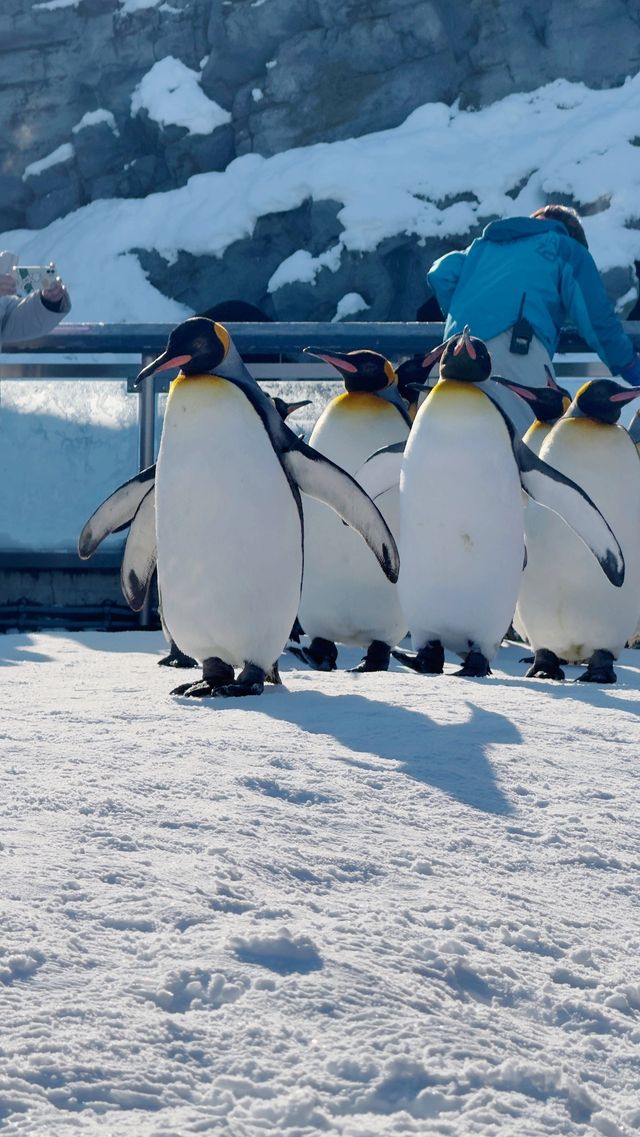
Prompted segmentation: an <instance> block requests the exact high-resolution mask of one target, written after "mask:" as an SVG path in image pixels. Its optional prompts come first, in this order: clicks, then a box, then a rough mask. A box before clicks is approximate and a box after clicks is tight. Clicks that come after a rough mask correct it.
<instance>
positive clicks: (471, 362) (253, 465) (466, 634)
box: [79, 317, 640, 697]
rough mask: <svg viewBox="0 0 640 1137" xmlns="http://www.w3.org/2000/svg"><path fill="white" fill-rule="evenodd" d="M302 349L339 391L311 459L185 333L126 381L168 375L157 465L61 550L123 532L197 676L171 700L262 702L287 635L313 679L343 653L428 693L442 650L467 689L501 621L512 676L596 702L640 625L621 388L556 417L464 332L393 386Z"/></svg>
mask: <svg viewBox="0 0 640 1137" xmlns="http://www.w3.org/2000/svg"><path fill="white" fill-rule="evenodd" d="M307 350H308V351H310V352H311V353H312V354H314V355H315V356H318V357H320V358H322V359H323V360H324V361H325V362H327V363H330V364H331V365H332V366H333V367H335V368H336V370H337V372H338V374H339V375H340V377H341V378H342V380H343V382H344V388H345V390H344V392H343V393H342V394H340V395H338V396H337V397H336V398H334V399H333V400H331V401H330V403H329V404H328V406H327V407H326V408H325V410H324V411H323V413H322V415H321V416H320V419H319V420H318V422H317V423H316V425H315V427H314V429H313V431H312V434H311V437H310V439H309V443H308V444H307V443H305V442H304V441H303V440H302V439H300V438H299V437H298V436H297V435H296V434H294V433H293V431H291V430H290V428H289V427H288V425H287V423H286V418H287V415H288V414H289V413H291V411H292V410H293V409H295V406H297V404H296V405H295V406H292V405H287V404H284V403H283V404H282V405H281V406H277V405H274V401H273V400H271V399H270V398H269V397H268V396H267V395H266V394H265V393H264V392H263V391H262V390H261V388H260V387H259V385H258V383H257V382H256V381H255V380H254V379H253V377H252V376H251V375H250V373H249V372H248V371H247V369H246V367H245V366H244V364H243V362H242V359H241V357H240V355H239V353H238V351H237V349H236V348H235V346H234V344H233V342H232V341H231V338H230V336H229V334H228V332H227V331H226V329H225V328H224V327H223V325H221V324H219V323H216V322H214V321H211V320H208V319H206V318H203V317H194V318H192V319H189V320H187V321H185V322H184V323H183V324H181V325H179V326H178V327H177V328H176V329H174V331H173V332H172V334H171V336H170V337H169V341H168V344H167V347H166V349H165V351H164V352H163V353H162V354H161V355H160V356H159V357H158V358H157V359H155V360H153V361H152V362H151V363H150V364H148V365H147V366H146V367H145V368H144V369H143V370H142V371H141V372H140V375H139V376H138V382H139V383H143V382H146V381H147V380H148V379H149V378H150V377H151V376H152V375H154V374H155V373H156V372H158V371H162V370H167V369H175V368H180V371H179V374H178V376H177V378H176V379H174V380H173V382H172V384H171V389H170V393H169V398H168V401H167V409H166V414H165V420H164V426H163V432H162V438H161V443H160V450H159V454H158V460H157V463H156V465H155V466H153V467H151V468H150V469H149V470H146V471H143V472H142V473H140V474H138V475H136V476H135V477H134V478H132V479H130V480H129V481H128V482H126V483H124V485H123V486H121V487H120V488H119V489H117V490H116V491H115V492H114V493H113V494H112V495H111V496H110V497H109V498H108V499H107V500H106V501H105V502H104V503H103V504H102V505H101V506H100V507H99V508H98V509H97V510H96V512H95V513H94V514H93V516H92V517H91V518H90V520H89V521H88V522H87V524H86V525H85V527H84V529H83V531H82V533H81V536H80V541H79V553H80V556H81V557H83V558H86V557H88V556H91V555H92V553H93V552H94V551H95V549H96V548H97V547H98V545H99V544H100V542H101V541H102V540H103V539H104V537H105V536H106V535H107V534H108V533H111V532H118V531H119V530H122V529H124V528H126V527H129V535H128V538H127V541H126V545H125V551H124V558H123V565H122V587H123V591H124V594H125V597H126V598H127V600H128V602H129V603H130V604H131V606H132V607H133V608H137V609H139V608H140V607H142V604H143V603H144V600H145V597H146V595H147V592H148V589H149V586H150V582H151V579H152V576H153V574H154V572H155V570H156V568H157V574H158V591H159V599H160V606H161V612H162V619H163V626H164V627H165V631H166V634H167V638H169V639H170V640H171V641H172V644H173V645H174V646H175V648H176V651H177V652H178V653H179V654H181V655H185V656H186V657H193V659H194V660H196V661H197V662H198V664H199V665H200V666H201V668H202V677H201V679H199V680H197V681H196V682H189V683H183V684H180V685H179V686H178V687H176V688H175V689H174V691H173V692H172V693H173V694H176V695H182V696H187V697H202V696H214V697H229V696H239V695H257V694H260V693H261V692H262V690H263V687H264V684H265V682H269V681H271V682H275V683H277V682H279V674H278V659H279V657H280V655H281V653H282V652H283V650H284V649H285V645H286V644H287V641H288V639H289V634H290V631H291V629H292V627H294V625H296V624H297V620H298V617H299V621H300V624H301V626H302V628H303V629H304V632H305V633H306V636H307V637H308V641H309V642H308V644H307V645H302V644H300V643H299V644H294V643H292V642H291V641H289V651H290V652H292V653H293V654H294V656H296V657H297V659H298V660H299V661H301V662H302V663H303V664H304V665H306V666H310V667H313V668H316V669H318V670H321V671H331V670H334V669H335V668H336V666H337V657H338V649H337V644H338V643H346V644H355V645H358V646H360V647H361V648H362V649H363V652H364V655H363V658H362V660H361V663H360V664H359V665H358V666H357V667H356V668H355V670H357V671H358V670H359V671H384V670H386V669H387V668H388V666H389V660H390V656H391V654H393V656H394V657H395V658H396V659H397V660H398V661H399V662H400V663H401V664H403V665H404V666H406V667H407V668H409V669H410V670H412V671H414V672H418V673H420V674H423V675H424V674H440V673H441V672H443V670H444V662H445V651H450V652H453V653H454V654H456V655H458V656H459V657H460V660H461V667H460V669H459V670H458V671H457V672H456V674H457V675H460V676H466V677H474V678H481V677H484V676H487V675H490V674H491V663H492V661H493V659H494V658H495V655H496V653H497V651H498V648H499V646H500V644H501V642H502V640H503V638H504V636H505V634H506V633H507V630H508V629H509V627H510V626H511V624H512V622H513V623H514V626H515V627H516V629H517V630H518V631H519V632H520V635H521V637H522V638H523V639H524V640H526V642H528V643H529V644H530V646H531V648H532V649H533V652H534V657H533V662H532V667H531V669H530V671H529V673H528V674H529V675H530V676H533V677H538V678H549V679H556V680H559V679H562V678H564V673H563V671H562V667H561V664H562V663H563V662H583V663H584V664H586V671H585V672H584V674H583V675H581V676H580V678H581V679H583V680H584V681H588V682H601V683H610V682H615V671H614V669H613V663H614V661H615V659H616V658H617V655H618V654H619V652H620V650H621V648H622V647H623V646H624V644H625V642H626V641H627V640H628V639H630V638H631V637H632V636H633V633H634V631H635V629H636V627H637V625H638V621H639V617H640V468H637V464H638V461H639V457H638V451H637V450H636V447H635V445H634V442H633V441H632V440H631V438H630V437H629V435H628V433H627V432H626V431H625V430H624V429H623V428H622V427H620V426H619V425H618V420H619V416H620V411H621V409H622V407H623V406H624V405H625V403H626V402H628V401H629V400H630V399H632V398H634V397H635V396H637V395H638V394H640V392H639V391H638V390H636V389H629V388H626V387H622V386H621V385H619V384H617V383H615V382H614V381H612V380H596V381H593V382H591V383H587V384H585V385H584V386H583V387H582V388H581V389H580V391H579V392H578V394H577V396H576V398H575V399H574V400H573V401H571V402H570V397H569V396H568V394H567V393H566V392H563V391H562V390H561V389H560V388H558V387H557V384H556V383H555V380H554V379H553V376H552V375H550V374H549V376H548V377H547V382H546V383H545V384H543V385H541V387H540V388H536V389H529V388H527V389H522V388H518V387H517V386H516V385H514V384H512V383H510V382H509V379H508V377H504V378H498V377H496V376H493V375H492V365H491V358H490V355H489V352H488V351H487V348H486V346H485V344H484V343H483V342H482V341H481V340H479V339H477V338H475V337H473V336H472V335H471V333H470V330H469V329H468V328H465V329H464V332H463V333H462V334H461V335H457V336H454V337H452V339H450V340H449V341H447V342H446V343H445V344H443V345H441V346H440V348H439V349H437V350H436V352H430V353H429V354H428V355H426V356H424V357H414V358H413V359H412V360H410V361H407V365H406V366H405V367H404V372H403V373H402V374H401V375H400V382H399V376H398V374H397V373H396V371H395V370H394V368H393V366H392V364H391V363H390V362H389V361H388V360H386V359H385V358H384V357H383V356H381V355H380V354H379V353H377V352H374V351H362V350H361V351H353V352H337V351H335V352H326V351H324V350H320V349H314V348H309V349H307ZM436 362H437V363H438V365H439V367H438V375H437V378H436V377H434V376H433V375H430V372H431V370H432V368H433V367H434V364H435V363H436ZM399 370H400V369H399ZM525 402H526V405H527V406H528V407H529V412H527V415H526V416H525V418H524V420H521V419H520V418H519V416H518V414H517V413H514V412H513V406H514V405H515V404H517V405H518V406H524V404H525ZM531 413H533V415H535V422H534V423H533V425H532V426H531V427H530V429H529V430H528V431H527V433H526V435H525V437H524V438H523V437H522V436H521V433H522V421H525V422H529V421H530V419H531ZM621 485H624V486H625V493H624V495H621V494H620V486H621ZM525 500H526V503H527V504H526V505H525ZM407 632H409V633H410V635H411V642H412V648H413V650H412V651H411V652H410V651H407V650H404V649H403V648H401V647H400V646H399V645H400V643H401V641H402V640H403V639H404V637H405V635H406V633H407ZM169 659H171V656H170V657H169Z"/></svg>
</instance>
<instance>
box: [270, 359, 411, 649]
mask: <svg viewBox="0 0 640 1137" xmlns="http://www.w3.org/2000/svg"><path fill="white" fill-rule="evenodd" d="M305 350H306V351H308V352H309V353H310V354H312V355H315V356H317V357H318V358H319V359H322V360H324V361H325V362H326V363H330V364H331V365H332V366H333V367H335V368H336V370H337V371H338V372H339V374H340V375H341V376H342V378H343V380H344V386H345V390H344V392H343V393H341V394H339V395H338V396H337V397H336V398H335V399H332V400H331V402H330V403H329V404H328V406H327V407H325V409H324V411H323V413H322V415H321V416H320V418H319V419H318V422H317V423H316V425H315V427H314V429H313V432H312V434H311V437H310V439H309V444H310V445H311V446H313V447H314V449H316V450H319V451H320V453H321V454H324V456H325V457H326V458H329V459H330V460H331V461H333V462H336V463H337V464H338V465H339V466H341V467H342V468H343V469H344V470H347V471H348V472H349V473H350V474H354V472H355V471H356V470H357V469H358V468H359V467H360V466H361V465H362V463H363V462H364V461H365V459H366V458H368V457H369V455H370V454H372V453H373V452H374V450H379V449H380V448H381V447H384V446H388V445H389V444H390V443H404V441H405V440H406V438H407V437H408V435H409V430H410V427H411V420H410V418H409V416H408V414H407V409H406V406H405V404H404V402H403V400H402V398H401V397H400V394H399V392H398V387H397V382H396V375H395V371H394V369H393V367H392V365H391V363H390V362H389V360H387V359H385V357H384V356H383V355H380V354H379V353H378V352H376V351H351V352H346V353H344V352H339V351H334V352H326V351H323V350H320V349H315V348H306V349H305ZM376 504H377V506H378V508H379V509H380V511H381V513H382V514H383V516H384V517H385V520H386V521H387V524H388V525H389V527H390V529H391V531H392V532H394V533H396V532H397V509H398V492H397V489H396V491H395V492H392V493H390V494H388V495H387V496H386V497H385V498H384V499H381V500H378V501H377V503H376ZM304 559H305V565H304V576H303V581H302V596H301V600H300V611H299V616H300V623H301V624H302V627H303V628H304V630H305V632H306V634H307V635H308V636H309V637H310V639H311V643H310V644H309V646H308V647H292V646H290V647H289V651H291V652H292V653H293V654H294V655H295V656H297V658H298V659H301V660H302V661H303V662H304V663H306V664H308V665H309V666H311V667H314V668H315V669H316V670H319V671H332V670H334V669H335V667H336V660H337V656H338V649H337V647H336V644H337V643H345V644H357V645H359V646H361V647H363V648H365V649H366V654H365V657H364V659H363V660H362V662H361V663H360V664H359V665H358V667H357V668H356V670H362V671H386V670H387V668H388V666H389V654H390V649H391V648H392V647H393V646H394V645H395V644H396V643H398V641H399V640H400V639H402V637H403V636H404V635H405V633H406V626H405V621H404V617H403V615H402V611H401V609H400V604H399V602H398V595H397V590H396V587H395V585H394V584H391V583H390V582H389V581H388V580H385V579H384V578H383V577H382V576H381V574H380V572H379V570H378V569H377V566H376V563H375V559H374V558H372V557H371V555H370V552H369V550H368V549H366V548H364V547H362V542H361V541H358V539H357V538H356V536H355V534H354V533H353V532H352V531H351V530H350V529H348V528H346V527H345V526H344V525H342V524H341V522H340V521H339V519H338V518H337V517H336V516H335V514H334V513H332V511H331V510H330V509H327V508H326V507H325V506H323V505H322V504H321V503H320V502H315V501H309V500H305V503H304Z"/></svg>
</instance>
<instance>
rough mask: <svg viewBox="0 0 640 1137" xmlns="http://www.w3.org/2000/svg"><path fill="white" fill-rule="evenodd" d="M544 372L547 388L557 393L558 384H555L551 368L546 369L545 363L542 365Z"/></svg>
mask: <svg viewBox="0 0 640 1137" xmlns="http://www.w3.org/2000/svg"><path fill="white" fill-rule="evenodd" d="M544 370H545V374H546V376H547V387H551V389H552V390H553V391H559V390H560V388H559V386H558V384H557V383H556V377H555V375H554V374H553V371H552V370H551V368H550V367H547V364H546V363H545V365H544Z"/></svg>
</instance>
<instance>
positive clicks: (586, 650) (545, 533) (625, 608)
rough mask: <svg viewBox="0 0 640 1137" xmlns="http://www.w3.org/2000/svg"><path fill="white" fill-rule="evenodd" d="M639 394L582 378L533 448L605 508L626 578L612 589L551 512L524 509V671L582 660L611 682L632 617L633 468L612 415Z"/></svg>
mask: <svg viewBox="0 0 640 1137" xmlns="http://www.w3.org/2000/svg"><path fill="white" fill-rule="evenodd" d="M639 395H640V391H639V390H637V389H635V388H631V389H630V388H628V387H622V386H621V385H620V384H618V383H615V382H614V381H613V380H610V379H596V380H593V381H591V382H590V383H586V384H584V386H583V387H581V388H580V390H579V391H578V393H577V395H576V397H575V399H574V401H573V403H572V404H571V406H570V407H569V410H568V411H567V412H566V413H565V415H564V416H563V417H562V418H561V419H560V420H559V421H558V422H557V423H556V425H555V426H554V427H553V429H552V431H551V432H550V433H549V434H548V436H547V438H546V440H545V442H544V444H543V446H542V448H541V450H540V457H541V458H542V459H543V460H544V461H545V462H551V463H553V465H554V466H556V467H557V468H558V469H559V470H562V472H563V473H564V474H566V475H568V476H569V477H571V478H573V479H575V480H576V481H578V482H579V483H580V485H581V486H582V487H583V488H584V489H585V490H586V492H587V493H588V494H589V495H590V496H591V497H592V498H593V500H594V501H595V502H596V503H597V505H598V506H599V508H600V510H601V511H602V513H603V514H604V515H605V516H606V518H607V520H608V521H609V523H610V525H611V526H612V528H613V530H614V532H615V533H616V536H617V538H618V540H619V542H620V545H621V547H622V551H623V554H624V560H625V578H624V583H623V585H622V587H620V588H614V587H612V585H611V583H610V582H609V581H608V580H606V579H605V578H604V577H603V575H602V573H600V572H599V571H598V570H597V567H596V566H595V565H594V563H593V560H592V558H591V557H589V555H588V554H587V552H586V550H585V549H584V546H583V545H582V544H581V542H580V541H578V540H576V537H575V535H574V534H573V533H572V532H571V531H570V530H569V529H567V527H566V525H563V523H562V521H561V520H560V519H559V518H558V517H555V516H554V515H553V514H552V513H549V512H548V511H547V510H533V511H532V512H531V518H530V522H529V523H528V526H527V550H528V553H529V560H528V564H527V567H526V571H525V573H524V575H523V580H522V586H521V590H520V595H519V598H518V617H519V621H520V622H521V624H522V626H523V628H524V630H525V632H526V638H527V640H528V642H529V643H530V644H531V646H532V648H533V650H534V652H535V656H534V661H533V665H532V666H531V668H530V669H529V671H528V672H527V675H528V676H530V677H536V678H543V679H557V680H561V679H564V672H563V670H562V668H561V667H560V662H561V660H564V661H566V662H581V661H582V660H586V661H587V669H586V671H585V672H584V673H583V674H581V675H580V676H579V677H578V678H579V679H580V680H581V681H583V682H592V683H615V681H616V674H615V670H614V667H613V663H614V660H615V659H616V658H617V656H618V655H619V653H620V651H621V649H622V648H623V647H624V645H625V642H626V641H627V640H628V639H629V638H631V637H632V636H633V633H634V630H635V628H636V626H637V623H638V617H639V615H640V466H639V464H638V453H637V451H636V448H635V446H634V444H633V441H632V439H631V438H630V437H629V434H628V432H627V431H626V430H625V429H624V427H622V426H619V425H618V419H619V417H620V412H621V410H622V408H623V407H624V406H625V404H626V403H627V402H629V401H630V400H631V399H634V398H637V397H638V396H639ZM527 512H528V511H527Z"/></svg>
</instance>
